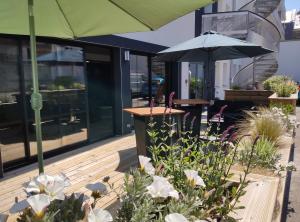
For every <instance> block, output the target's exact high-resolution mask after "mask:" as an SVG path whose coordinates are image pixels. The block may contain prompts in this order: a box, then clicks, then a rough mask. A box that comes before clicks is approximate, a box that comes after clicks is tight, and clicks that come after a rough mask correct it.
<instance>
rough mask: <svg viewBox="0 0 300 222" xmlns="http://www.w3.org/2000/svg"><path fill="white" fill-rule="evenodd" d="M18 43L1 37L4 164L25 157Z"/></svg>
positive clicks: (0, 117)
mask: <svg viewBox="0 0 300 222" xmlns="http://www.w3.org/2000/svg"><path fill="white" fill-rule="evenodd" d="M18 51H19V50H18V44H17V42H16V41H13V40H8V39H4V38H0V80H1V87H0V147H1V151H2V158H3V159H2V161H3V162H4V163H6V162H9V161H13V160H17V159H20V158H25V144H24V141H25V140H24V139H25V137H24V135H25V133H24V119H23V111H22V110H23V105H22V96H21V90H20V89H21V88H20V86H21V85H20V84H21V81H20V75H19V70H18V55H19V53H18Z"/></svg>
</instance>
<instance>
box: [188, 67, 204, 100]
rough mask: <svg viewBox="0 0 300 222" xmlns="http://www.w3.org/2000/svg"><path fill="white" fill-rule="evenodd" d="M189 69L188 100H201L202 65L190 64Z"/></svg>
mask: <svg viewBox="0 0 300 222" xmlns="http://www.w3.org/2000/svg"><path fill="white" fill-rule="evenodd" d="M189 69H190V76H189V84H190V85H189V91H190V99H201V98H203V77H204V64H203V63H190V64H189Z"/></svg>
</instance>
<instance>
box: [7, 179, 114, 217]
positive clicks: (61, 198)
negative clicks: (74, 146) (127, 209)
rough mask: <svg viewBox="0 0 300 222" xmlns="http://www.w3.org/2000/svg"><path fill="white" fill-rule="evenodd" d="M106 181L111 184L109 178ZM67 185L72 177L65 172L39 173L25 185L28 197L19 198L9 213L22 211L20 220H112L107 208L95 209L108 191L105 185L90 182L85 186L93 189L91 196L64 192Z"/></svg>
mask: <svg viewBox="0 0 300 222" xmlns="http://www.w3.org/2000/svg"><path fill="white" fill-rule="evenodd" d="M103 181H104V180H103ZM104 182H105V183H107V184H108V185H109V186H110V187H111V185H110V184H109V183H108V179H105V181H104ZM67 186H70V180H69V178H67V177H66V176H65V175H64V174H59V175H55V176H50V175H46V174H40V175H39V176H37V177H35V178H34V179H33V180H32V181H30V182H29V183H28V185H27V186H26V189H25V192H26V194H27V196H28V198H27V199H25V200H23V201H20V202H18V201H16V203H15V204H14V205H13V206H12V208H11V209H10V212H11V213H17V212H19V215H18V217H17V220H16V221H17V222H61V221H64V222H75V221H76V222H77V221H81V222H96V221H99V220H100V221H104V222H111V221H113V218H112V216H111V215H110V213H109V212H108V211H106V210H102V209H99V208H95V205H96V203H97V201H98V200H99V199H100V198H102V197H104V196H105V195H106V193H107V188H106V185H105V184H103V183H95V184H88V185H87V186H86V188H88V189H90V190H92V194H91V197H90V196H87V195H85V194H80V193H76V194H75V193H73V194H71V195H65V193H64V189H65V187H67ZM16 199H17V198H16Z"/></svg>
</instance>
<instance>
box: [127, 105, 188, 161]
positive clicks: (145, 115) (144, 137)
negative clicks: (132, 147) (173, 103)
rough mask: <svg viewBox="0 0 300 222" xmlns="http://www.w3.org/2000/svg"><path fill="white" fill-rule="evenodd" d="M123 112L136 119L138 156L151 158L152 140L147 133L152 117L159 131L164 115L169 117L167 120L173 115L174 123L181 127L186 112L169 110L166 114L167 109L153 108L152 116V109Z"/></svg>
mask: <svg viewBox="0 0 300 222" xmlns="http://www.w3.org/2000/svg"><path fill="white" fill-rule="evenodd" d="M123 110H124V111H125V112H128V113H130V114H132V115H133V117H134V129H135V137H136V148H137V153H138V155H143V156H148V157H151V153H150V152H149V149H147V147H149V145H150V138H149V136H148V133H147V129H148V124H149V121H150V116H152V117H153V119H154V121H155V122H156V126H155V128H156V129H157V130H159V129H160V126H161V124H162V119H163V118H162V117H163V115H167V116H168V117H167V118H169V115H171V116H172V121H176V122H177V124H179V125H180V122H181V115H182V114H184V111H182V110H177V109H171V112H170V109H167V111H166V112H165V107H153V109H152V114H151V113H150V107H143V108H126V109H123ZM178 127H180V126H178Z"/></svg>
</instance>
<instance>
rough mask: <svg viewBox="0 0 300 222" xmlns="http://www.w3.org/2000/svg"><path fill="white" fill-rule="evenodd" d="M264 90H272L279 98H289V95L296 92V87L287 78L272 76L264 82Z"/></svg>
mask: <svg viewBox="0 0 300 222" xmlns="http://www.w3.org/2000/svg"><path fill="white" fill-rule="evenodd" d="M263 85H264V89H265V90H272V91H274V92H276V93H277V96H279V97H289V96H290V95H291V94H293V93H296V92H297V88H298V87H297V85H296V83H295V82H294V81H292V80H291V79H290V78H289V77H287V76H272V77H270V78H269V79H267V80H265V81H264V83H263Z"/></svg>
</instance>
